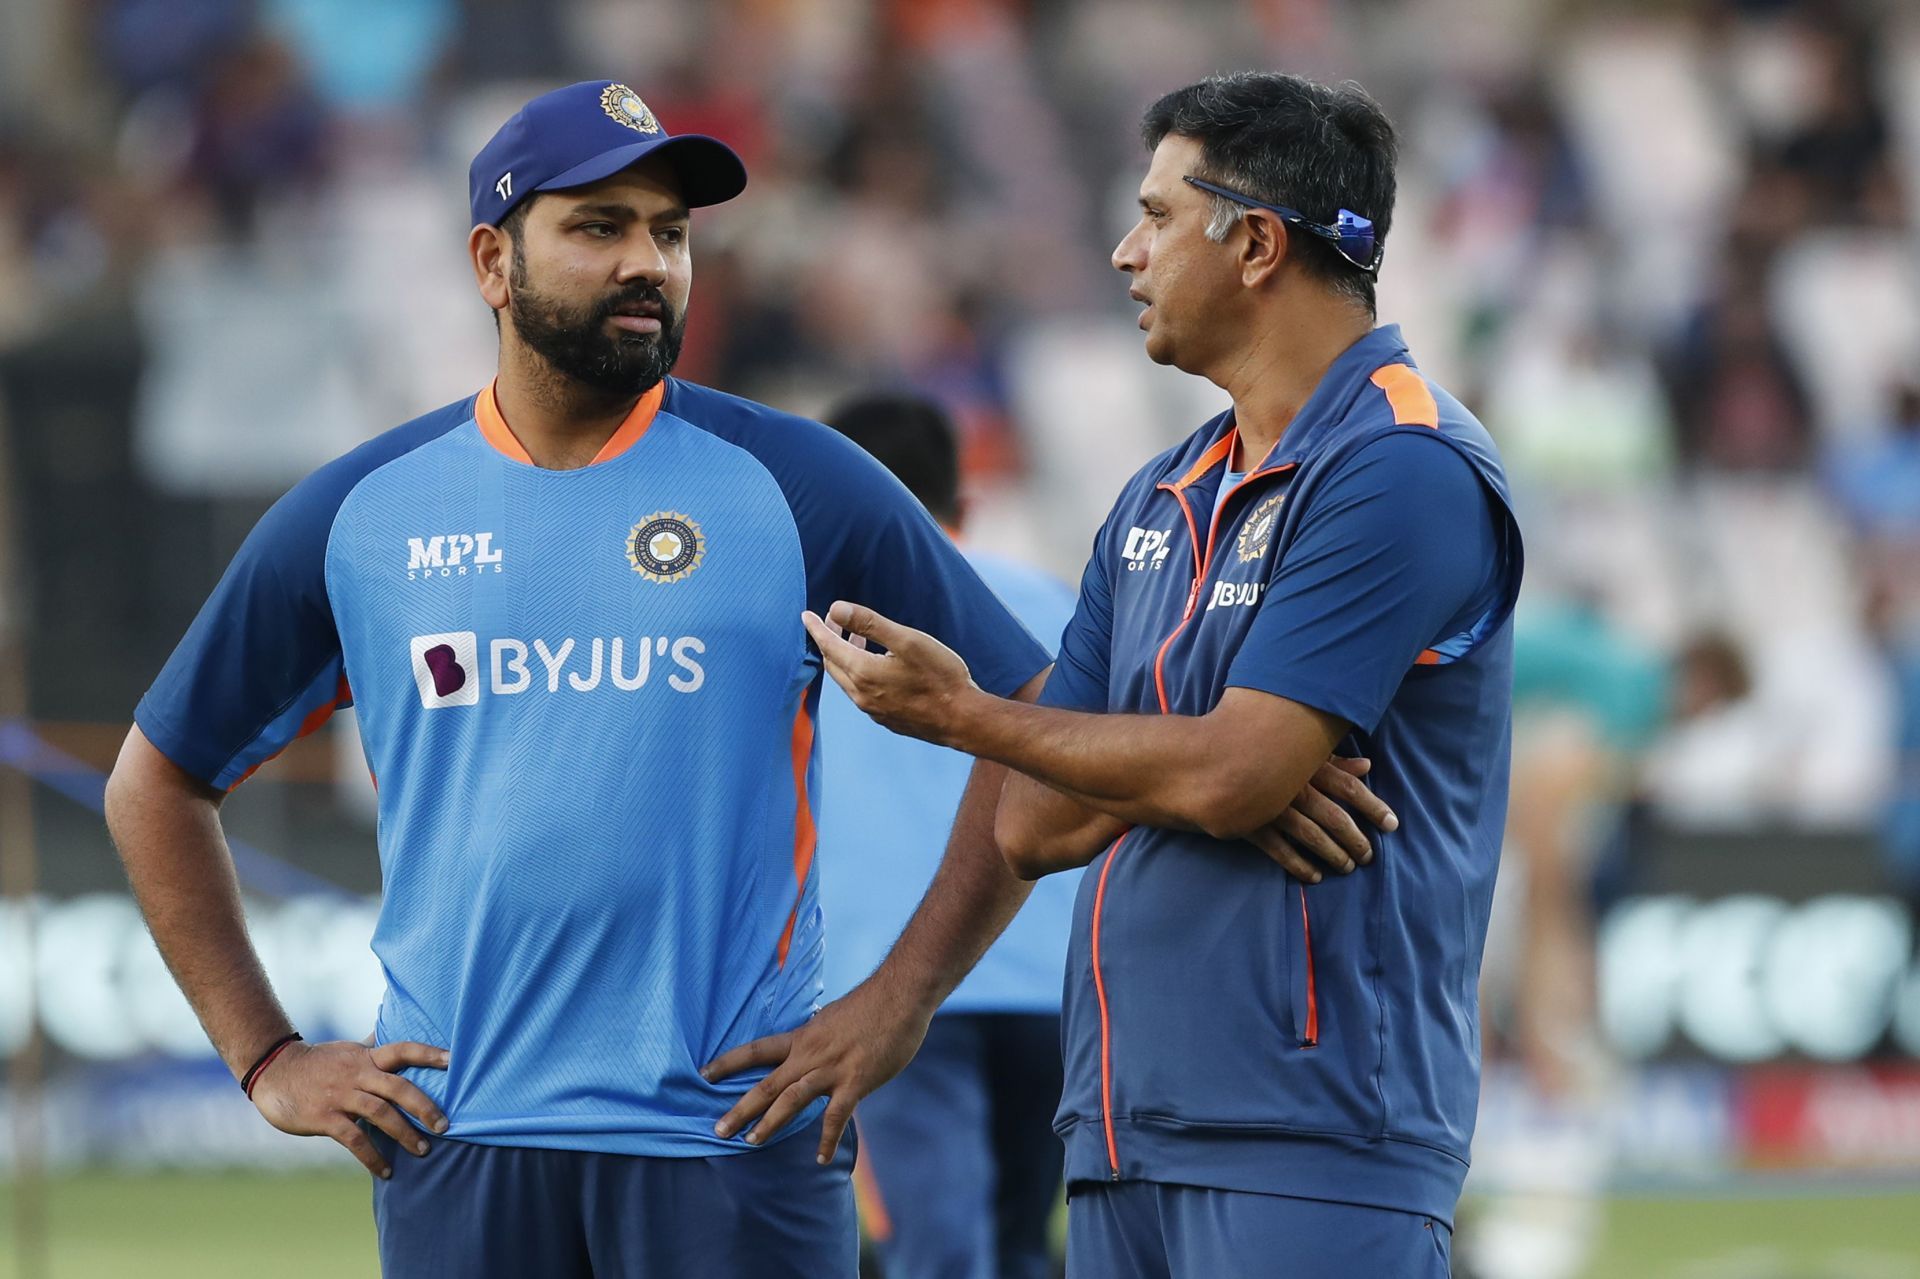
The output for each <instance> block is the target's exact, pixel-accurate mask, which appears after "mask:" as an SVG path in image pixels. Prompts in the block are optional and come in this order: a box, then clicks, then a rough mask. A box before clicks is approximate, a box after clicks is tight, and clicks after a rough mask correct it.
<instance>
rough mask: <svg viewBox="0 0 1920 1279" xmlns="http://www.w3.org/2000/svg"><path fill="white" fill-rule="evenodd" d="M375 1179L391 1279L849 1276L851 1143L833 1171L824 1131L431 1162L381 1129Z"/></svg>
mask: <svg viewBox="0 0 1920 1279" xmlns="http://www.w3.org/2000/svg"><path fill="white" fill-rule="evenodd" d="M373 1138H374V1144H375V1145H376V1146H378V1147H379V1150H380V1153H381V1155H382V1156H384V1157H385V1158H386V1160H387V1162H388V1163H390V1164H392V1165H393V1177H392V1179H391V1180H388V1181H382V1180H379V1179H375V1181H374V1183H373V1220H374V1225H375V1227H376V1229H377V1230H378V1231H379V1235H380V1267H381V1273H382V1274H383V1275H384V1276H386V1279H491V1277H493V1276H498V1277H499V1279H509V1277H511V1279H528V1276H533V1275H538V1276H540V1279H575V1277H577V1279H608V1277H609V1276H620V1277H621V1279H683V1277H684V1276H689V1275H699V1276H701V1277H702V1279H854V1275H855V1274H856V1272H857V1271H858V1269H859V1234H858V1229H857V1227H856V1225H855V1220H854V1206H853V1180H852V1173H853V1160H854V1150H853V1134H852V1133H851V1132H848V1133H847V1135H846V1136H845V1137H844V1138H842V1139H841V1142H840V1150H839V1152H838V1153H837V1154H836V1155H835V1157H834V1159H833V1162H832V1163H830V1164H828V1165H827V1166H825V1167H822V1166H820V1165H819V1164H817V1163H815V1162H814V1154H815V1152H816V1151H817V1150H818V1149H819V1146H820V1125H819V1123H818V1122H817V1121H816V1122H815V1123H813V1124H810V1125H809V1126H808V1127H807V1128H805V1129H804V1130H802V1131H799V1132H796V1133H794V1134H793V1135H792V1136H790V1137H787V1138H785V1139H783V1140H781V1141H777V1142H775V1143H774V1144H772V1145H770V1146H766V1147H763V1148H762V1149H759V1150H746V1151H742V1152H741V1153H739V1154H737V1155H715V1156H712V1157H710V1158H704V1159H686V1158H681V1159H667V1158H657V1157H648V1156H638V1155H609V1154H598V1153H594V1152H590V1151H581V1150H536V1149H532V1148H529V1147H525V1146H483V1145H478V1144H476V1143H473V1142H466V1141H453V1140H450V1139H448V1138H446V1137H442V1138H439V1139H438V1140H436V1141H434V1142H433V1145H432V1149H431V1150H430V1151H429V1152H428V1153H427V1155H426V1157H425V1158H416V1157H414V1156H413V1155H410V1154H407V1153H405V1152H404V1151H401V1150H399V1149H398V1148H397V1147H396V1146H395V1143H394V1142H393V1140H392V1139H391V1138H390V1137H387V1136H386V1135H385V1134H384V1133H379V1132H376V1133H374V1134H373Z"/></svg>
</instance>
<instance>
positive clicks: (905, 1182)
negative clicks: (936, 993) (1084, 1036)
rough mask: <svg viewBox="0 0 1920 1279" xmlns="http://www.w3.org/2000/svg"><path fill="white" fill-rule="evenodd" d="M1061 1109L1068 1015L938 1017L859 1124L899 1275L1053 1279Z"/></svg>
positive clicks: (890, 1266) (874, 1229)
mask: <svg viewBox="0 0 1920 1279" xmlns="http://www.w3.org/2000/svg"><path fill="white" fill-rule="evenodd" d="M1059 1104H1060V1018H1059V1017H1058V1016H1057V1015H1053V1014H1045V1013H940V1014H939V1015H937V1016H936V1017H934V1019H933V1024H932V1025H931V1026H930V1027H929V1028H928V1030H927V1039H926V1042H925V1043H923V1044H921V1045H920V1051H919V1052H918V1053H917V1054H915V1055H914V1058H913V1060H912V1061H911V1062H909V1063H907V1068H906V1069H905V1070H903V1071H901V1072H900V1073H899V1074H898V1075H897V1076H895V1077H894V1078H893V1079H892V1080H891V1081H889V1082H887V1083H885V1084H882V1085H881V1086H880V1087H879V1088H878V1089H876V1090H875V1091H874V1093H873V1095H872V1096H870V1097H868V1098H866V1100H864V1101H862V1102H861V1103H860V1109H859V1111H858V1112H857V1113H856V1114H855V1116H854V1122H855V1123H857V1124H858V1125H859V1126H860V1155H861V1158H862V1159H863V1160H865V1163H866V1171H867V1172H868V1173H870V1174H871V1176H872V1182H871V1189H873V1190H874V1191H875V1192H876V1193H875V1194H874V1199H875V1200H876V1202H874V1203H872V1204H870V1205H869V1206H870V1207H871V1208H872V1209H874V1210H875V1211H873V1212H872V1213H870V1214H869V1216H868V1219H867V1226H868V1230H869V1232H870V1233H871V1234H873V1235H874V1237H875V1238H876V1240H877V1241H878V1243H879V1248H880V1255H881V1257H882V1258H883V1259H884V1260H885V1262H886V1273H887V1275H888V1279H1049V1276H1051V1275H1052V1273H1053V1261H1052V1258H1051V1256H1050V1255H1049V1253H1048V1246H1047V1244H1048V1239H1047V1228H1048V1225H1049V1223H1050V1222H1051V1220H1052V1218H1053V1210H1054V1207H1055V1205H1056V1204H1058V1203H1059V1202H1060V1169H1061V1166H1062V1165H1063V1164H1064V1163H1065V1162H1066V1150H1065V1149H1064V1148H1063V1147H1062V1146H1061V1144H1060V1138H1059V1137H1057V1136H1055V1135H1054V1131H1053V1112H1054V1110H1055V1108H1057V1107H1058V1106H1059ZM882 1222H884V1223H885V1229H884V1230H883V1229H881V1228H880V1226H881V1223H882Z"/></svg>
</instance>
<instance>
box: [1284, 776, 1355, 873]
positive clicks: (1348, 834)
mask: <svg viewBox="0 0 1920 1279" xmlns="http://www.w3.org/2000/svg"><path fill="white" fill-rule="evenodd" d="M1293 806H1294V808H1295V809H1296V810H1298V811H1299V813H1300V815H1301V816H1302V817H1305V818H1306V819H1307V820H1308V821H1310V822H1312V823H1313V824H1314V825H1315V826H1318V827H1319V828H1320V829H1321V831H1322V832H1323V833H1324V834H1326V835H1327V836H1328V838H1329V839H1331V840H1332V841H1333V843H1334V845H1335V846H1336V847H1338V848H1339V849H1340V851H1341V852H1343V853H1344V854H1346V857H1347V864H1346V865H1345V866H1339V865H1337V864H1336V865H1335V869H1336V870H1351V869H1352V868H1353V865H1354V863H1356V862H1357V863H1359V864H1360V865H1362V866H1364V865H1366V864H1367V863H1368V862H1370V861H1372V860H1373V845H1371V844H1369V843H1368V842H1367V836H1366V833H1365V832H1363V831H1362V830H1361V829H1360V826H1359V824H1358V823H1357V822H1355V821H1354V820H1353V814H1351V813H1349V812H1348V811H1347V810H1346V809H1344V808H1342V807H1340V805H1338V804H1336V803H1334V802H1333V801H1332V800H1330V799H1328V798H1327V797H1326V796H1325V795H1323V794H1321V793H1320V791H1319V790H1318V789H1317V788H1316V787H1313V786H1309V787H1307V789H1305V790H1303V791H1301V792H1300V793H1299V794H1298V795H1296V796H1294V800H1293Z"/></svg>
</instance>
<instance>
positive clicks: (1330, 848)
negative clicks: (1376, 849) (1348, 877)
mask: <svg viewBox="0 0 1920 1279" xmlns="http://www.w3.org/2000/svg"><path fill="white" fill-rule="evenodd" d="M1278 825H1279V827H1280V833H1281V834H1283V835H1285V836H1286V837H1287V841H1288V842H1289V843H1291V844H1292V845H1293V846H1294V847H1295V848H1297V849H1299V850H1300V851H1301V852H1303V853H1305V854H1307V856H1309V857H1312V858H1315V859H1316V860H1318V861H1320V862H1321V863H1323V864H1324V865H1326V866H1329V867H1331V868H1333V869H1334V870H1336V871H1339V872H1340V873H1341V874H1343V875H1344V874H1346V873H1347V872H1348V871H1350V870H1352V869H1353V858H1351V857H1349V856H1348V855H1347V850H1346V849H1344V848H1342V847H1340V845H1338V844H1336V843H1335V842H1334V840H1333V836H1332V835H1331V834H1329V833H1328V832H1327V829H1326V828H1325V827H1324V826H1322V825H1320V824H1319V823H1318V822H1316V821H1314V820H1313V819H1312V818H1311V817H1309V816H1308V815H1307V814H1306V813H1303V812H1301V811H1300V810H1299V809H1298V808H1289V809H1288V810H1287V811H1286V812H1284V813H1282V814H1281V815H1280V819H1279V822H1278Z"/></svg>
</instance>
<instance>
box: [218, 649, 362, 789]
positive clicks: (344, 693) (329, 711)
mask: <svg viewBox="0 0 1920 1279" xmlns="http://www.w3.org/2000/svg"><path fill="white" fill-rule="evenodd" d="M352 700H353V690H352V689H351V688H348V687H347V677H346V676H345V675H342V676H341V677H340V683H339V684H338V686H336V687H335V688H334V690H333V700H332V701H330V702H323V703H322V704H321V705H319V706H316V707H314V708H313V709H312V710H311V711H309V712H307V717H306V718H305V719H303V720H301V721H300V731H299V732H297V733H295V734H294V735H293V741H290V742H288V743H287V746H291V745H293V742H297V741H299V740H300V739H301V738H303V737H305V736H307V735H308V734H309V733H313V732H316V731H317V730H318V729H319V727H320V726H321V725H322V724H324V723H326V722H327V721H328V720H330V719H332V718H333V713H334V712H335V711H337V710H339V709H340V708H341V707H342V706H345V705H346V704H347V703H349V702H351V701H352ZM287 746H282V747H281V748H280V749H279V750H277V751H275V752H274V753H273V754H271V755H269V756H267V757H266V758H265V759H263V760H261V761H260V762H259V763H258V764H255V765H254V766H253V767H252V768H249V769H248V770H247V771H246V772H244V773H242V774H240V776H238V777H236V778H234V779H233V785H231V786H229V787H227V793H228V794H232V793H233V792H234V791H236V790H238V789H240V783H241V782H244V781H246V780H247V779H248V778H249V777H252V776H253V775H254V774H255V773H257V772H259V771H260V770H261V769H262V768H264V767H265V766H267V765H268V764H271V763H273V761H274V760H276V759H279V758H280V757H281V756H282V755H284V754H286V750H287Z"/></svg>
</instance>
